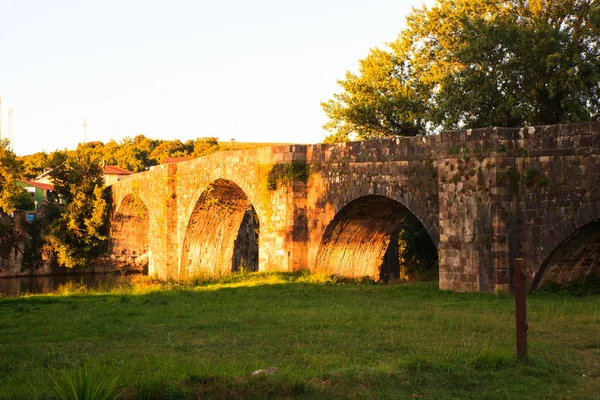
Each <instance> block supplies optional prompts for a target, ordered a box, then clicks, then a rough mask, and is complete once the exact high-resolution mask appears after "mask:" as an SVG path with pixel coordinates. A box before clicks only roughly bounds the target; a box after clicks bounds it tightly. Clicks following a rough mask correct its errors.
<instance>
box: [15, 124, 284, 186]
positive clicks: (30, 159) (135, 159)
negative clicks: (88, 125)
mask: <svg viewBox="0 0 600 400" xmlns="http://www.w3.org/2000/svg"><path fill="white" fill-rule="evenodd" d="M277 144H279V143H244V142H241V143H237V142H219V141H218V140H217V138H214V137H201V138H197V139H193V140H187V141H185V142H182V141H181V140H178V139H176V140H160V139H150V138H148V137H146V136H144V135H137V136H135V137H134V138H131V137H125V138H123V139H122V140H121V141H120V142H117V141H115V140H111V141H109V142H108V143H103V142H99V141H95V142H88V143H80V144H79V146H78V147H77V149H76V150H57V151H54V152H52V153H46V152H40V153H35V154H30V155H26V156H22V157H20V158H19V159H20V160H21V162H22V164H23V174H22V175H23V177H24V178H26V179H33V178H35V177H36V176H38V175H40V174H41V173H42V172H43V171H44V169H45V168H56V167H57V166H59V165H61V164H62V163H64V162H65V161H66V160H67V158H68V157H69V156H70V155H73V154H75V153H77V152H78V151H87V152H89V153H90V154H92V155H93V156H94V158H96V159H98V160H100V162H104V163H105V164H106V165H115V166H117V167H120V168H123V169H126V170H128V171H131V172H142V171H145V170H147V169H148V168H150V167H151V166H154V165H159V164H162V163H163V162H164V161H165V159H167V158H196V157H202V156H205V155H208V154H211V153H214V152H217V151H227V150H232V149H234V150H241V149H253V148H258V147H264V146H273V145H277Z"/></svg>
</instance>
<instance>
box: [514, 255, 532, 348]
mask: <svg viewBox="0 0 600 400" xmlns="http://www.w3.org/2000/svg"><path fill="white" fill-rule="evenodd" d="M514 265H515V275H514V284H515V287H514V290H515V315H516V318H517V356H518V357H526V356H527V329H528V328H529V325H528V324H527V303H526V301H527V293H526V288H525V281H526V279H527V276H526V274H525V263H524V262H523V259H522V258H517V259H515V264H514Z"/></svg>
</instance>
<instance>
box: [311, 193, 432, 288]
mask: <svg viewBox="0 0 600 400" xmlns="http://www.w3.org/2000/svg"><path fill="white" fill-rule="evenodd" d="M407 219H412V220H413V221H417V224H419V225H422V226H423V227H425V226H424V224H423V223H422V222H421V220H420V218H419V217H418V216H417V215H416V214H415V213H413V212H412V211H411V210H410V209H409V208H408V207H406V206H405V205H403V204H402V203H401V202H399V201H397V200H395V199H393V198H391V197H388V196H382V195H371V194H369V195H365V196H360V197H357V198H355V199H353V200H351V201H349V202H348V203H346V204H345V205H344V206H343V207H342V208H341V209H340V210H339V211H338V212H337V213H336V214H335V216H334V218H333V219H332V220H331V221H330V222H329V224H328V225H327V228H326V229H325V232H324V233H323V236H322V238H321V241H320V244H319V247H318V250H317V255H316V260H315V267H314V270H315V271H318V272H323V273H326V274H335V275H342V276H348V277H354V278H356V277H362V276H370V277H371V278H373V279H384V280H386V279H387V278H390V277H393V276H394V275H396V276H397V274H398V272H399V268H400V266H399V254H398V245H397V244H398V231H399V229H400V228H401V225H402V224H403V222H405V221H406V220H407ZM425 229H426V228H425ZM426 230H427V229H426ZM427 232H428V234H429V235H430V237H429V239H432V240H431V245H432V247H433V249H434V251H436V250H437V249H436V246H437V241H438V240H439V238H438V237H436V238H435V239H434V238H431V233H429V231H427ZM434 232H437V231H436V230H434Z"/></svg>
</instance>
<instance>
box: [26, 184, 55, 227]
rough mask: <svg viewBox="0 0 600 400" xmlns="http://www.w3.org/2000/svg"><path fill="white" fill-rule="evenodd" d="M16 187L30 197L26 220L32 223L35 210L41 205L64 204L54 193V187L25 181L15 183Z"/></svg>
mask: <svg viewBox="0 0 600 400" xmlns="http://www.w3.org/2000/svg"><path fill="white" fill-rule="evenodd" d="M17 186H20V187H22V188H23V189H25V191H26V192H27V193H29V195H30V196H31V200H32V204H31V205H30V206H29V207H27V209H26V210H25V212H26V213H27V220H28V221H30V222H31V221H33V218H34V215H35V211H36V209H37V208H38V207H39V206H40V205H41V204H42V203H49V204H65V203H64V200H63V199H62V198H61V197H60V196H59V195H58V193H56V192H55V191H54V185H51V184H49V183H42V182H32V181H26V180H20V181H17Z"/></svg>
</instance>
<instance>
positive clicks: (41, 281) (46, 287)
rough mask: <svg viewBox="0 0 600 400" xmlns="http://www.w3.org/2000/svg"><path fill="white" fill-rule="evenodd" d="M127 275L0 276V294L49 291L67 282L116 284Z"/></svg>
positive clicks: (95, 285) (88, 284) (94, 285)
mask: <svg viewBox="0 0 600 400" xmlns="http://www.w3.org/2000/svg"><path fill="white" fill-rule="evenodd" d="M124 279H127V276H123V275H121V274H82V275H51V276H21V277H17V278H0V294H2V295H4V296H18V295H19V294H25V293H49V292H52V291H54V290H56V289H57V288H58V287H59V286H60V285H63V284H65V283H67V282H73V283H78V284H79V283H81V284H84V285H86V286H88V287H98V286H99V285H104V284H107V285H111V284H116V283H118V282H120V281H122V280H124Z"/></svg>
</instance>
